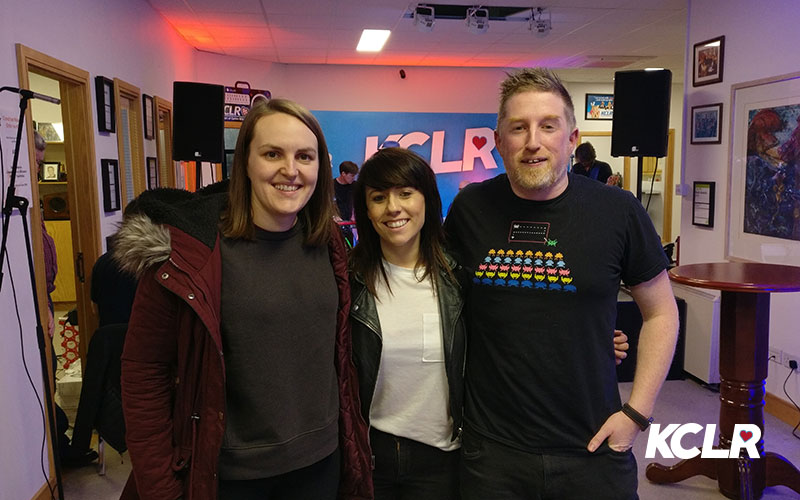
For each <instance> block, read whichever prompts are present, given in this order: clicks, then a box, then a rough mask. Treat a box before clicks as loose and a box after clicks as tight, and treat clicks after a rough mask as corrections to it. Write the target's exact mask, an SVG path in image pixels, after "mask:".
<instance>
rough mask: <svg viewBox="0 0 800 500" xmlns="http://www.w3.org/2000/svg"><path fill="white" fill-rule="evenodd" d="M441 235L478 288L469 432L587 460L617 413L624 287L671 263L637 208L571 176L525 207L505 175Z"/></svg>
mask: <svg viewBox="0 0 800 500" xmlns="http://www.w3.org/2000/svg"><path fill="white" fill-rule="evenodd" d="M445 229H446V230H447V233H448V237H449V238H450V240H451V244H452V248H453V250H454V252H455V253H456V255H457V257H458V258H459V261H460V262H461V264H462V265H463V266H464V267H465V268H466V270H467V272H468V273H469V275H470V276H471V279H472V283H471V284H470V285H469V289H468V293H467V303H468V307H467V308H466V311H467V316H466V317H467V321H468V325H469V332H470V337H469V344H468V345H469V350H468V357H467V366H466V386H467V390H466V407H465V420H466V422H467V424H468V425H469V426H470V427H471V428H472V429H474V430H475V431H476V432H478V433H479V434H483V435H485V436H487V437H489V438H492V439H495V440H497V441H500V442H502V443H506V444H507V445H509V446H513V447H515V448H518V449H522V450H526V451H530V452H546V453H553V454H580V453H585V452H586V451H585V448H586V445H587V444H588V443H589V440H590V439H591V438H592V436H593V435H594V434H595V433H596V432H597V430H598V429H599V428H600V426H601V425H602V424H603V422H605V420H606V419H607V418H608V416H609V415H610V414H612V413H614V412H616V411H618V410H619V409H620V406H621V405H620V398H619V392H618V388H617V380H616V370H615V364H614V350H613V342H612V338H613V331H614V324H615V319H616V318H615V316H616V300H617V292H618V288H619V282H620V280H624V281H625V282H626V283H627V284H628V285H636V284H639V283H642V282H645V281H648V280H650V279H652V278H654V277H655V276H656V275H658V274H659V273H660V272H661V271H663V270H664V269H665V268H666V266H667V261H666V258H665V256H664V252H663V250H662V247H661V241H660V239H659V237H658V235H657V234H656V232H655V230H654V228H653V225H652V223H651V222H650V219H649V218H648V216H647V213H646V212H645V211H644V208H643V207H642V205H641V203H640V202H639V201H638V200H636V198H634V197H633V196H632V195H631V194H630V193H629V192H627V191H623V190H621V189H618V188H616V187H610V186H606V185H604V184H600V183H598V182H595V181H593V180H591V179H586V178H584V177H581V176H575V175H570V176H569V185H568V187H567V189H566V191H565V192H564V193H562V194H561V195H560V196H558V197H557V198H555V199H553V200H547V201H530V200H524V199H521V198H518V197H517V196H516V195H514V193H513V192H512V190H511V187H510V184H509V181H508V177H507V176H506V175H505V174H503V175H500V176H498V177H495V178H494V179H490V180H488V181H485V182H482V183H480V184H473V185H470V186H467V187H466V188H464V189H463V190H462V191H461V192H460V193H459V194H458V196H457V197H456V198H455V200H454V202H453V205H452V208H451V210H450V213H449V215H448V216H447V220H446V223H445ZM601 449H602V450H604V451H606V452H607V451H608V448H607V446H605V447H603V448H601Z"/></svg>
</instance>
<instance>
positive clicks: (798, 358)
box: [781, 352, 800, 368]
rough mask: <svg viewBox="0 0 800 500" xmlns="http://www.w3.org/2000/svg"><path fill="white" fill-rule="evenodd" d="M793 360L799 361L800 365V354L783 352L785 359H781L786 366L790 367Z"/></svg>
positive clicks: (799, 365)
mask: <svg viewBox="0 0 800 500" xmlns="http://www.w3.org/2000/svg"><path fill="white" fill-rule="evenodd" d="M792 360H794V361H795V363H797V365H798V367H800V356H798V355H796V354H789V353H788V352H784V353H783V360H782V361H781V363H782V364H783V366H785V367H786V368H789V361H792Z"/></svg>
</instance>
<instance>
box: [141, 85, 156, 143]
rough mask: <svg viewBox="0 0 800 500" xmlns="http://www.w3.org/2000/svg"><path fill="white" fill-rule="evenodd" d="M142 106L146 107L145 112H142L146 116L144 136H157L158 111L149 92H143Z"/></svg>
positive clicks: (148, 137)
mask: <svg viewBox="0 0 800 500" xmlns="http://www.w3.org/2000/svg"><path fill="white" fill-rule="evenodd" d="M142 107H143V108H144V110H143V111H144V112H143V114H142V116H143V117H144V138H145V139H152V138H153V137H155V128H156V120H155V117H156V113H155V106H154V105H153V97H152V96H149V95H147V94H142Z"/></svg>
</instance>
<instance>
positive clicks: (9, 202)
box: [0, 87, 64, 500]
mask: <svg viewBox="0 0 800 500" xmlns="http://www.w3.org/2000/svg"><path fill="white" fill-rule="evenodd" d="M5 90H10V91H12V92H17V93H19V94H20V100H19V122H18V123H19V125H18V127H17V139H16V143H15V145H14V160H13V161H12V163H11V179H10V182H9V184H8V190H7V191H6V203H5V206H4V207H3V240H2V246H0V290H2V288H3V278H4V275H3V272H2V270H3V264H4V262H5V256H6V243H7V242H8V227H9V223H10V221H11V213H12V212H13V211H14V209H15V208H16V209H17V210H19V214H20V219H21V220H22V230H23V233H24V235H25V250H26V251H27V253H28V273H29V275H30V280H31V292H32V295H33V309H34V312H35V313H36V339H37V340H38V343H39V358H40V361H41V365H42V383H43V385H44V400H45V403H46V404H47V408H48V411H46V412H45V415H48V416H49V418H48V419H47V420H48V426H49V428H50V448H51V452H52V454H53V464H54V466H55V473H56V486H57V488H58V498H59V499H61V500H63V499H64V487H63V485H62V484H61V460H60V456H59V453H58V434H56V419H55V414H54V411H53V394H52V392H51V391H50V375H49V373H48V371H47V349H46V347H45V343H44V329H43V328H42V318H41V315H40V314H39V297H37V295H36V275H35V274H34V271H33V269H34V268H33V253H32V251H31V239H30V234H29V230H28V220H27V213H28V205H29V202H28V200H27V199H25V198H23V197H21V196H17V195H16V186H15V182H16V176H17V165H18V160H19V143H20V140H21V138H22V125H23V121H24V120H25V109H26V108H27V107H28V100H29V99H30V98H31V97H32V95H31V93H30V91H25V92H22V91H21V90H20V89H17V88H14V87H2V88H0V92H3V91H5ZM31 171H33V169H31ZM0 174H1V175H5V173H4V172H3V173H0ZM30 177H31V182H33V175H31V176H30ZM24 355H25V354H24V353H23V356H24ZM48 481H49V479H48Z"/></svg>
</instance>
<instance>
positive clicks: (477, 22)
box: [467, 7, 489, 34]
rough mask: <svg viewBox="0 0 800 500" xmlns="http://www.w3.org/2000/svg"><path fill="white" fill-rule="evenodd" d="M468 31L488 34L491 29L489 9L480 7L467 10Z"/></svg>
mask: <svg viewBox="0 0 800 500" xmlns="http://www.w3.org/2000/svg"><path fill="white" fill-rule="evenodd" d="M467 29H468V30H469V31H470V33H475V34H480V33H486V31H487V30H488V29H489V9H482V8H480V7H470V8H469V9H467Z"/></svg>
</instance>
